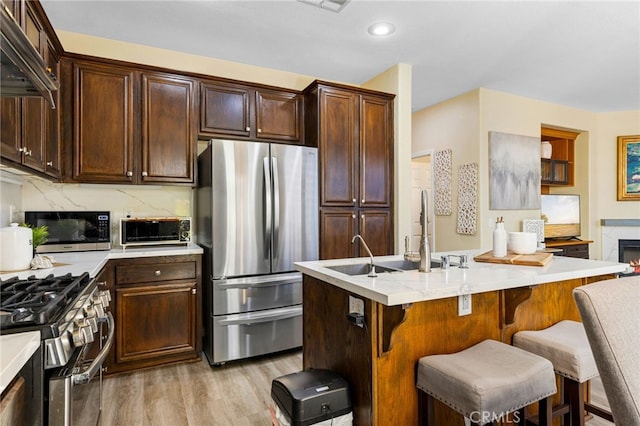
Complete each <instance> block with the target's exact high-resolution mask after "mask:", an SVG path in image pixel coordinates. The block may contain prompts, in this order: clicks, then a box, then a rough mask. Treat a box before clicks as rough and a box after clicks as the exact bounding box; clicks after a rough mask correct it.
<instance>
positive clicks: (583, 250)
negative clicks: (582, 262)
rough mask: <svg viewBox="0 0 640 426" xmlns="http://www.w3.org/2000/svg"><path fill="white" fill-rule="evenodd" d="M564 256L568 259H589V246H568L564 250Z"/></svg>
mask: <svg viewBox="0 0 640 426" xmlns="http://www.w3.org/2000/svg"><path fill="white" fill-rule="evenodd" d="M564 255H565V256H568V257H577V258H581V259H588V258H589V246H587V245H586V244H580V245H576V246H567V247H565V248H564Z"/></svg>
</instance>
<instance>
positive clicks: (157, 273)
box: [153, 269, 162, 277]
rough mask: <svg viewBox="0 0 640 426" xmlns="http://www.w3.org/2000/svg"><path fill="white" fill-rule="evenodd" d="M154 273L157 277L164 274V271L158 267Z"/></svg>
mask: <svg viewBox="0 0 640 426" xmlns="http://www.w3.org/2000/svg"><path fill="white" fill-rule="evenodd" d="M153 275H155V276H156V277H159V276H160V275H162V272H160V270H159V269H156V271H155V272H154V273H153Z"/></svg>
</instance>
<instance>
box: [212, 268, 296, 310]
mask: <svg viewBox="0 0 640 426" xmlns="http://www.w3.org/2000/svg"><path fill="white" fill-rule="evenodd" d="M301 303H302V274H300V273H299V272H292V273H288V274H278V275H266V276H259V277H247V278H232V279H223V280H214V281H213V315H225V314H233V313H240V312H251V311H258V310H263V309H272V308H279V307H281V306H291V305H297V304H301Z"/></svg>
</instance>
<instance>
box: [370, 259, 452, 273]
mask: <svg viewBox="0 0 640 426" xmlns="http://www.w3.org/2000/svg"><path fill="white" fill-rule="evenodd" d="M378 265H380V266H382V267H383V268H390V269H399V270H401V271H412V270H414V269H418V267H419V266H420V262H410V261H408V260H404V259H402V260H389V261H387V262H376V267H377V266H378ZM431 267H432V268H439V267H440V261H439V260H432V261H431Z"/></svg>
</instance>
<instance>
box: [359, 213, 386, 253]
mask: <svg viewBox="0 0 640 426" xmlns="http://www.w3.org/2000/svg"><path fill="white" fill-rule="evenodd" d="M359 219H360V220H359V228H360V235H362V238H364V240H365V241H366V242H367V245H368V246H369V249H371V252H372V253H373V255H374V256H384V255H388V254H393V243H392V238H391V237H392V230H391V213H390V212H389V211H388V210H360V218H359ZM358 256H361V257H362V256H367V252H366V250H364V249H362V248H361V249H360V252H359V254H358Z"/></svg>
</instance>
